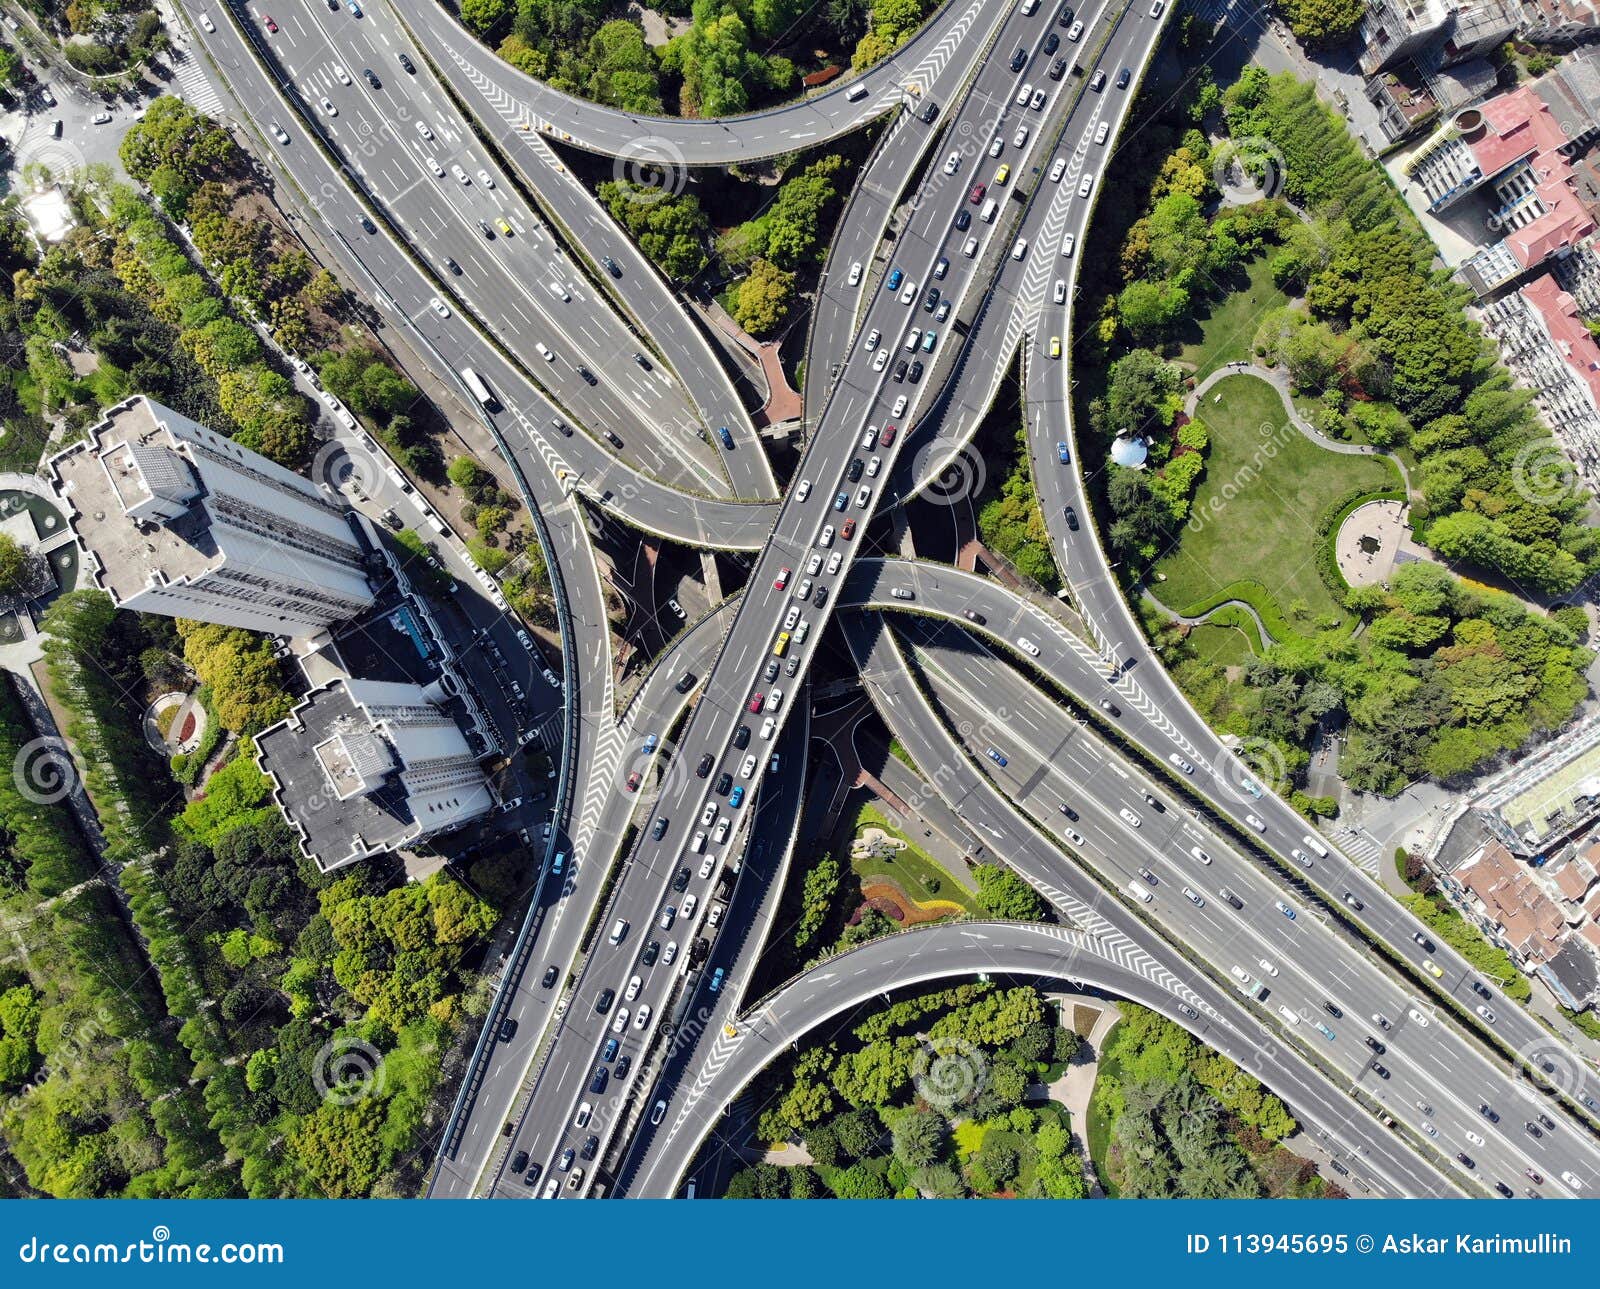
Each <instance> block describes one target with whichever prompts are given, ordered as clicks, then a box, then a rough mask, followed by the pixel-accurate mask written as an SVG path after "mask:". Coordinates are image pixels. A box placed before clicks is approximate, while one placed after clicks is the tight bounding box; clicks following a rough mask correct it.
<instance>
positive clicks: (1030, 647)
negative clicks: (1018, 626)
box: [1017, 636, 1039, 658]
mask: <svg viewBox="0 0 1600 1289" xmlns="http://www.w3.org/2000/svg"><path fill="white" fill-rule="evenodd" d="M1017 648H1018V649H1021V650H1022V652H1023V653H1025V654H1027V655H1028V656H1029V657H1030V658H1037V657H1038V656H1039V646H1038V645H1036V644H1034V643H1033V641H1032V640H1030V639H1028V637H1027V636H1018V637H1017Z"/></svg>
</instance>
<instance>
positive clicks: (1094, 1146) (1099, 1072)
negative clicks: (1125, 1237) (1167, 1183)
mask: <svg viewBox="0 0 1600 1289" xmlns="http://www.w3.org/2000/svg"><path fill="white" fill-rule="evenodd" d="M1121 1023H1122V1022H1121V1021H1118V1022H1117V1025H1120V1024H1121ZM1116 1032H1117V1026H1116V1025H1113V1026H1112V1027H1111V1028H1110V1029H1108V1030H1107V1031H1106V1034H1105V1037H1104V1038H1102V1039H1101V1040H1100V1063H1099V1065H1098V1066H1096V1068H1095V1075H1094V1077H1095V1083H1096V1084H1097V1085H1098V1083H1099V1081H1100V1080H1101V1079H1105V1078H1110V1079H1121V1078H1122V1062H1121V1061H1119V1060H1117V1058H1116V1057H1114V1056H1108V1055H1107V1049H1108V1048H1109V1047H1110V1046H1111V1036H1112V1035H1113V1034H1115V1033H1116ZM1088 1118H1089V1122H1088V1123H1087V1124H1086V1125H1084V1130H1083V1133H1084V1144H1085V1145H1087V1146H1088V1147H1089V1158H1090V1159H1092V1160H1093V1161H1094V1171H1095V1174H1096V1175H1097V1176H1098V1177H1099V1178H1100V1189H1101V1190H1103V1191H1105V1193H1106V1198H1107V1199H1116V1198H1117V1188H1116V1185H1115V1184H1114V1183H1113V1182H1112V1180H1111V1174H1110V1172H1109V1171H1108V1170H1107V1169H1106V1152H1107V1150H1108V1149H1109V1148H1110V1146H1111V1120H1110V1119H1109V1118H1108V1117H1107V1116H1106V1115H1105V1114H1104V1112H1102V1111H1101V1109H1100V1107H1099V1105H1098V1103H1097V1102H1096V1101H1095V1098H1094V1096H1093V1094H1091V1095H1090V1097H1089V1115H1088Z"/></svg>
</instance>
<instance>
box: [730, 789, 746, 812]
mask: <svg viewBox="0 0 1600 1289" xmlns="http://www.w3.org/2000/svg"><path fill="white" fill-rule="evenodd" d="M743 804H744V784H742V783H741V784H740V785H739V786H738V787H737V788H735V789H734V790H733V791H732V792H730V793H729V794H728V809H730V810H737V809H738V808H739V807H740V806H742V805H743Z"/></svg>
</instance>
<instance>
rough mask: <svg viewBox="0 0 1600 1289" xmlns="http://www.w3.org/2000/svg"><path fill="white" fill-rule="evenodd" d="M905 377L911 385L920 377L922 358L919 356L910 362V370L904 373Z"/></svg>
mask: <svg viewBox="0 0 1600 1289" xmlns="http://www.w3.org/2000/svg"><path fill="white" fill-rule="evenodd" d="M906 379H907V380H908V381H910V382H911V383H912V384H913V385H915V384H916V383H917V382H918V381H919V380H921V379H922V360H921V359H920V358H919V359H918V360H916V361H915V362H913V363H912V364H911V370H910V371H908V372H907V373H906Z"/></svg>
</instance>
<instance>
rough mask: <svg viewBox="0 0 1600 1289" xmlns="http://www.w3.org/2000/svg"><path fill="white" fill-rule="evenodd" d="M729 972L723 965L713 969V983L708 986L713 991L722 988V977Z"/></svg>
mask: <svg viewBox="0 0 1600 1289" xmlns="http://www.w3.org/2000/svg"><path fill="white" fill-rule="evenodd" d="M727 974H728V973H727V972H726V971H724V970H723V969H722V968H721V967H718V968H717V969H716V970H715V971H713V972H712V973H711V984H710V985H709V986H708V987H709V988H710V990H711V992H712V993H716V992H717V991H718V990H720V989H721V988H722V978H723V977H724V976H726V975H727Z"/></svg>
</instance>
